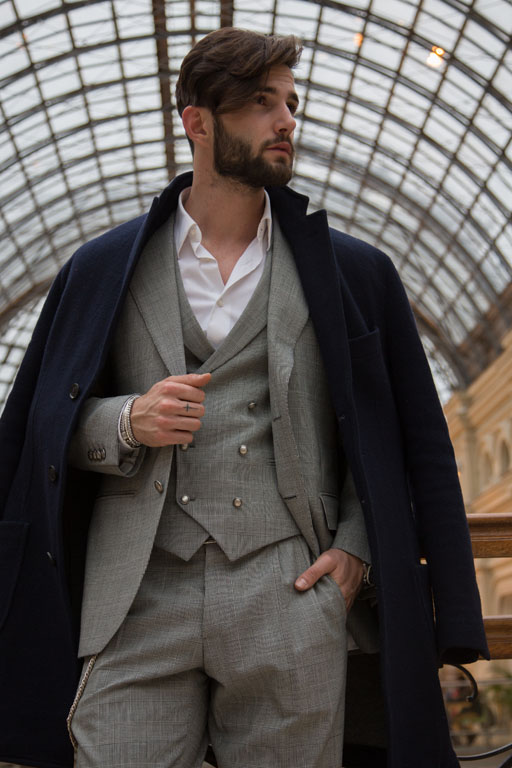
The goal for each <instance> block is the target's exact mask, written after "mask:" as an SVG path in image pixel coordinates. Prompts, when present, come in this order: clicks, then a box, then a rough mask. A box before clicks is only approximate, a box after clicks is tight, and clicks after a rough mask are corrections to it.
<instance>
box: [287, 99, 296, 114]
mask: <svg viewBox="0 0 512 768" xmlns="http://www.w3.org/2000/svg"><path fill="white" fill-rule="evenodd" d="M288 109H289V110H290V113H291V114H292V115H294V114H295V113H296V111H297V109H298V104H297V103H296V102H295V101H292V102H290V103H289V104H288Z"/></svg>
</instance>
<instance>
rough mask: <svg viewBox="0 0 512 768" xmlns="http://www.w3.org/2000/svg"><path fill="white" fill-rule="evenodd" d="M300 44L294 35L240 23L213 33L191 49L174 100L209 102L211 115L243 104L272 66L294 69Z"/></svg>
mask: <svg viewBox="0 0 512 768" xmlns="http://www.w3.org/2000/svg"><path fill="white" fill-rule="evenodd" d="M301 53H302V45H301V43H300V41H299V39H298V38H297V37H295V36H294V35H287V36H281V35H263V34H260V33H259V32H251V31H249V30H246V29H237V28H236V27H223V28H222V29H217V30H215V32H210V33H209V34H208V35H206V37H203V38H202V39H201V40H200V41H199V42H198V43H196V45H195V46H194V47H193V48H192V50H190V51H189V52H188V53H187V55H186V56H185V58H184V59H183V63H182V65H181V69H180V74H179V78H178V82H177V84H176V105H177V107H178V112H179V114H180V115H181V114H182V113H183V110H184V109H185V107H186V106H188V105H191V106H194V107H208V109H210V110H211V112H212V113H213V114H222V113H226V112H234V111H235V110H237V109H240V107H243V106H244V105H245V104H247V102H248V101H249V99H250V98H251V96H252V95H253V94H254V93H256V91H257V90H258V89H259V88H260V87H261V84H262V80H263V78H264V76H265V74H266V73H267V72H268V70H269V69H270V67H273V66H276V65H279V64H284V65H286V66H287V67H290V69H292V68H293V67H295V66H296V65H297V64H298V62H299V59H300V55H301Z"/></svg>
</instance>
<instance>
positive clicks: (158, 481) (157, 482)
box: [153, 480, 164, 493]
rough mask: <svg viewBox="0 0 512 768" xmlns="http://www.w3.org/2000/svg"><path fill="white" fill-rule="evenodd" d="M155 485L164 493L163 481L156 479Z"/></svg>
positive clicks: (159, 491)
mask: <svg viewBox="0 0 512 768" xmlns="http://www.w3.org/2000/svg"><path fill="white" fill-rule="evenodd" d="M153 485H154V486H155V488H156V490H157V491H158V493H163V492H164V487H163V485H162V483H161V482H160V480H155V482H154V483H153Z"/></svg>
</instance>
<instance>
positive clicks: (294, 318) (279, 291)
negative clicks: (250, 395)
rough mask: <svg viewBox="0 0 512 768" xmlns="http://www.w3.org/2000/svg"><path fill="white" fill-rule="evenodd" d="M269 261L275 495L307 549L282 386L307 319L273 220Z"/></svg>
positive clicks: (307, 521) (308, 531)
mask: <svg viewBox="0 0 512 768" xmlns="http://www.w3.org/2000/svg"><path fill="white" fill-rule="evenodd" d="M273 230H274V249H273V251H274V257H273V263H272V276H271V283H270V295H269V303H268V328H267V332H268V376H269V390H270V403H271V411H272V431H273V436H274V453H275V458H276V470H277V479H278V484H279V492H280V493H281V496H282V497H283V499H284V500H285V502H286V504H287V506H288V508H289V510H290V512H291V513H292V515H293V517H294V519H295V521H296V523H297V525H298V526H299V528H300V530H301V532H302V534H303V536H304V538H305V539H306V541H307V542H308V544H309V546H310V548H311V550H312V551H313V552H315V553H318V540H317V537H316V534H315V531H314V529H313V525H312V521H311V513H310V510H309V504H308V499H307V494H306V489H305V486H304V483H303V480H302V473H301V465H300V458H299V452H298V450H297V444H296V442H295V437H294V432H293V429H292V425H291V421H290V413H289V409H288V394H289V393H288V386H289V382H290V376H291V373H292V369H293V365H294V349H295V345H296V343H297V341H298V339H299V336H300V334H301V332H302V330H303V328H304V326H305V324H306V322H307V320H308V317H309V310H308V306H307V304H306V300H305V298H304V294H303V291H302V286H301V283H300V279H299V276H298V274H297V269H296V267H295V263H294V259H293V256H292V253H291V251H290V248H289V246H288V243H287V242H286V240H285V238H284V237H283V235H282V233H281V230H280V229H279V224H278V222H277V217H275V216H274V219H273Z"/></svg>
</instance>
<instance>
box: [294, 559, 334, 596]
mask: <svg viewBox="0 0 512 768" xmlns="http://www.w3.org/2000/svg"><path fill="white" fill-rule="evenodd" d="M326 573H329V566H328V564H327V563H326V562H325V561H324V560H322V558H321V557H320V558H319V559H318V560H316V562H314V563H313V565H311V566H310V567H309V568H308V569H307V570H306V571H304V573H301V575H300V576H299V577H298V578H297V579H296V581H295V589H298V590H299V591H301V592H303V591H305V590H306V589H310V588H311V587H312V586H313V585H314V584H316V582H317V581H318V579H320V578H321V577H322V576H325V574H326Z"/></svg>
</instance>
